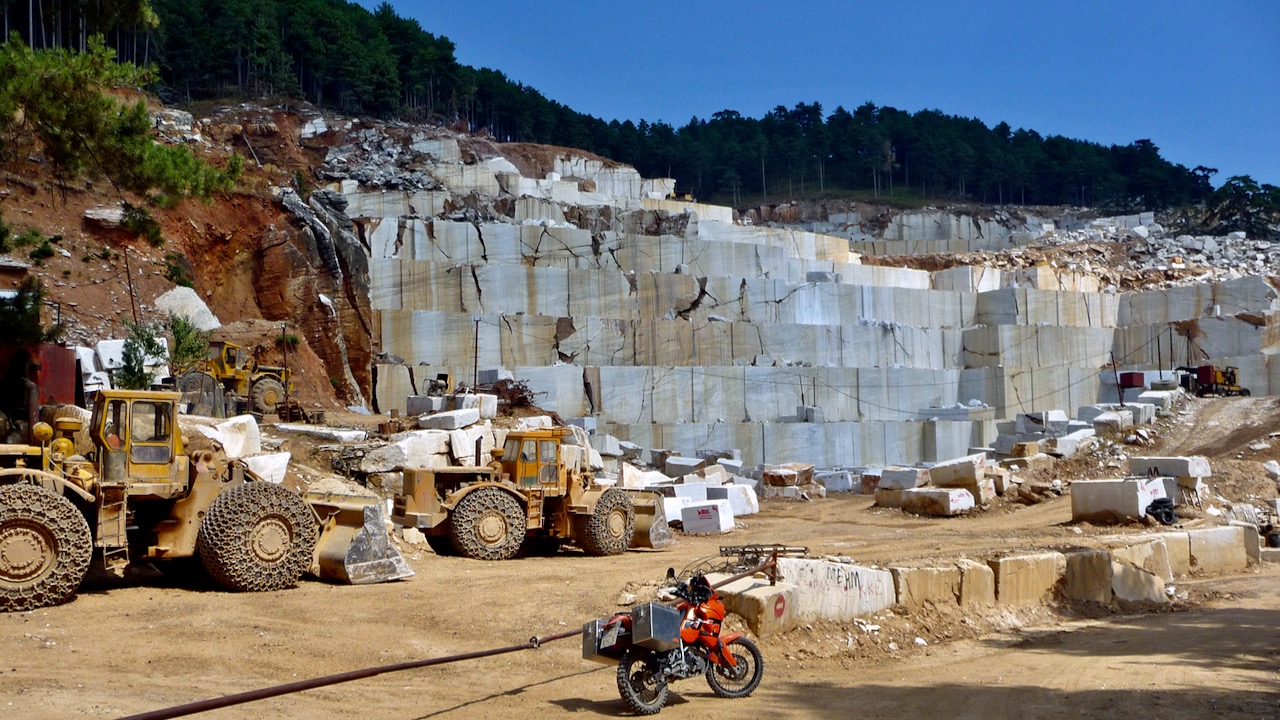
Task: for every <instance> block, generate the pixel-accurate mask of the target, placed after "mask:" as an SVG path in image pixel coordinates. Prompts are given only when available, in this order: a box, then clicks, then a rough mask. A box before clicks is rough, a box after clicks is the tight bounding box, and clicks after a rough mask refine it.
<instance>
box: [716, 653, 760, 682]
mask: <svg viewBox="0 0 1280 720" xmlns="http://www.w3.org/2000/svg"><path fill="white" fill-rule="evenodd" d="M733 659H734V660H735V661H736V664H735V666H734V667H725V666H724V665H713V666H712V667H714V668H715V670H714V672H715V674H716V679H717V680H719V681H720V687H722V688H724V689H725V690H728V691H729V692H741V691H742V690H744V689H746V687H747V685H748V684H750V683H751V676H752V675H753V674H754V673H755V660H754V659H753V658H752V657H751V654H750V653H746V652H743V651H741V650H737V649H735V650H734V651H733Z"/></svg>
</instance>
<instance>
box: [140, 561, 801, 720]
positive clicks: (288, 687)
mask: <svg viewBox="0 0 1280 720" xmlns="http://www.w3.org/2000/svg"><path fill="white" fill-rule="evenodd" d="M777 563H778V559H777V556H776V553H775V556H774V557H773V559H771V560H769V561H767V562H764V563H761V564H760V565H759V566H758V567H756V568H753V569H751V570H747V571H746V572H741V573H738V574H737V575H734V576H733V577H731V578H726V579H725V580H722V581H721V582H718V583H716V584H715V587H720V586H722V585H727V584H728V583H731V582H734V581H735V580H741V579H742V578H745V577H750V576H752V575H754V574H756V573H758V572H760V571H761V570H765V569H769V568H776V567H777ZM775 572H776V571H775ZM771 577H772V576H771ZM581 634H582V631H581V630H570V631H567V632H562V633H557V634H555V635H546V636H544V637H537V636H536V635H535V636H534V637H532V638H529V642H527V643H524V644H522V645H510V646H508V647H503V648H496V649H493V650H478V651H476V652H470V653H462V654H460V655H446V656H444V657H438V658H429V659H426V660H413V661H410V662H403V663H396V664H395V665H383V666H381V667H374V668H366V669H364V670H352V671H350V672H345V673H339V674H337V675H326V676H325V677H319V678H312V679H310V680H299V681H298V682H292V683H287V684H285V685H275V686H273V687H265V688H259V689H257V690H249V691H247V692H242V693H236V694H234V695H224V696H222V697H217V698H209V699H208V700H198V701H196V702H192V703H187V704H185V705H178V706H175V707H171V708H164V709H162V710H152V711H151V712H145V713H139V714H137V715H127V716H125V717H122V718H120V720H168V719H169V718H179V717H187V716H189V715H195V714H197V713H202V712H208V711H210V710H218V709H220V708H224V707H231V706H233V705H243V704H245V703H250V702H255V701H257V700H266V699H267V698H273V697H279V696H281V695H289V694H291V693H296V692H302V691H303V690H313V689H315V688H320V687H326V686H328V685H338V684H341V683H345V682H351V681H352V680H363V679H364V678H371V677H374V676H377V675H385V674H387V673H393V672H401V671H403V670H414V669H417V668H424V667H431V666H432V665H446V664H448V663H454V662H461V661H463V660H476V659H479V658H485V657H492V656H494V655H504V654H507V653H513V652H519V651H520V650H536V649H537V648H539V647H541V646H542V645H545V644H546V643H549V642H554V641H556V640H563V639H565V638H569V637H574V636H577V635H581Z"/></svg>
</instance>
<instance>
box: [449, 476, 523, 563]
mask: <svg viewBox="0 0 1280 720" xmlns="http://www.w3.org/2000/svg"><path fill="white" fill-rule="evenodd" d="M524 534H525V515H524V508H522V507H520V502H519V501H518V500H516V499H515V498H514V497H512V496H511V494H510V493H507V492H505V491H503V490H500V489H498V488H496V487H483V488H480V489H479V490H475V491H473V492H472V493H471V494H470V495H467V496H466V497H464V498H462V500H460V501H458V505H457V507H455V508H454V509H453V513H452V515H451V516H450V518H449V536H450V537H451V538H453V546H454V547H455V548H457V550H458V552H459V553H461V554H462V555H464V556H466V557H469V558H475V559H477V560H506V559H508V558H511V557H514V556H515V554H516V553H517V552H519V550H520V544H521V543H523V542H524Z"/></svg>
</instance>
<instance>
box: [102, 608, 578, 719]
mask: <svg viewBox="0 0 1280 720" xmlns="http://www.w3.org/2000/svg"><path fill="white" fill-rule="evenodd" d="M581 632H582V631H581V630H573V631H570V632H562V633H558V634H556V635H547V636H545V637H533V638H530V640H529V642H527V643H524V644H523V645H511V646H509V647H504V648H497V649H494V650H479V651H477V652H471V653H462V654H461V655H447V656H445V657H438V658H430V659H427V660H414V661H412V662H404V663H397V664H395V665H383V666H382V667H375V668H367V669H365V670H352V671H351V672H345V673H339V674H337V675H327V676H325V677H320V678H312V679H311V680H299V681H298V682H293V683H288V684H286V685H276V686H274V687H266V688H260V689H258V690H250V691H248V692H242V693H236V694H235V695H224V696H222V697H218V698H210V699H208V700H199V701H197V702H193V703H187V704H186V705H178V706H176V707H171V708H165V709H163V710H152V711H151V712H145V713H140V714H138V715H128V716H126V717H123V718H120V720H166V719H167V718H178V717H186V716H188V715H195V714H196V713H202V712H208V711H210V710H217V709H219V708H224V707H231V706H232V705H242V704H244V703H249V702H254V701H256V700H265V699H267V698H273V697H278V696H280V695H288V694H290V693H296V692H301V691H303V690H312V689H314V688H319V687H325V686H326V685H337V684H339V683H345V682H351V681H352V680H362V679H364V678H370V677H374V676H375V675H383V674H386V673H393V672H400V671H402V670H413V669H415V668H423V667H430V666H432V665H444V664H447V663H453V662H459V661H462V660H475V659H477V658H484V657H491V656H493V655H503V654H506V653H512V652H517V651H520V650H533V649H536V648H538V647H540V646H541V645H544V644H546V643H549V642H553V641H555V640H563V639H564V638H567V637H574V636H577V635H580V634H581Z"/></svg>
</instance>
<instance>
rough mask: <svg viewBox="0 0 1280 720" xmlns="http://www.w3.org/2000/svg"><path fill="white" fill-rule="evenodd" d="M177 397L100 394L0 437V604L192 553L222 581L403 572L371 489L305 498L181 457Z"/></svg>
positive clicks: (235, 583) (259, 583)
mask: <svg viewBox="0 0 1280 720" xmlns="http://www.w3.org/2000/svg"><path fill="white" fill-rule="evenodd" d="M181 398H182V395H181V394H180V393H177V392H162V391H144V390H103V391H100V392H99V393H98V394H97V397H96V399H95V401H94V407H93V414H92V417H91V420H90V421H89V428H88V435H89V438H90V440H91V442H92V446H93V450H92V451H90V452H87V453H85V454H78V453H77V452H76V443H75V441H74V440H73V438H74V436H75V435H76V433H79V432H81V431H82V429H83V428H82V425H83V421H82V420H81V419H79V418H72V417H61V418H58V419H55V420H53V422H52V424H50V423H47V422H39V423H37V424H36V425H35V426H34V427H33V428H32V432H31V441H32V444H27V445H0V610H29V609H32V608H37V607H42V606H45V605H53V604H56V603H60V602H63V601H65V600H67V599H69V598H70V597H71V596H72V595H73V594H74V593H75V592H76V589H77V588H78V587H79V585H80V582H81V580H82V579H83V578H84V576H85V573H86V572H87V571H88V569H89V566H90V563H91V562H95V561H96V562H100V563H102V566H103V567H104V569H106V570H109V571H120V570H123V569H124V568H125V567H126V566H128V565H130V564H134V563H139V564H140V563H155V564H156V565H157V566H159V567H161V569H164V567H165V564H166V563H170V564H176V563H181V562H182V561H184V560H189V559H191V558H199V560H200V563H201V564H202V565H203V567H204V569H205V570H207V571H208V573H209V575H210V576H212V577H213V579H214V580H215V581H216V582H217V583H218V584H220V585H222V586H223V587H225V588H228V589H230V590H240V591H261V590H279V589H283V588H288V587H292V586H293V585H295V584H296V583H297V582H298V579H299V578H300V577H301V576H302V574H303V572H306V571H311V572H312V573H313V574H316V575H319V576H321V577H324V578H328V579H334V580H340V581H344V582H358V583H366V582H380V581H384V580H393V579H396V578H400V577H407V576H409V575H412V574H413V571H412V570H410V569H409V567H408V565H407V564H406V563H405V561H404V559H403V558H402V557H400V555H399V553H398V552H396V550H395V549H394V548H393V547H391V546H390V545H389V544H388V542H387V532H386V527H385V524H384V521H383V512H382V505H381V504H380V502H379V501H378V500H377V499H376V498H370V499H369V500H368V501H367V502H366V501H364V500H363V499H361V498H349V497H345V496H343V497H342V498H340V499H338V498H333V497H329V496H319V497H310V496H305V495H299V494H298V493H295V492H293V491H291V490H288V489H286V488H284V487H282V486H280V485H275V484H272V483H268V482H262V481H260V480H259V479H258V478H257V477H255V476H254V475H253V473H252V472H250V471H249V470H248V469H247V468H246V467H245V465H244V463H242V462H240V461H234V460H233V461H229V462H228V461H227V460H226V459H225V457H224V456H222V453H221V451H216V452H215V451H205V450H202V451H197V452H195V453H192V454H191V455H188V454H187V453H186V452H184V447H183V439H182V435H181V432H180V431H179V428H178V422H177V420H178V416H177V411H178V405H179V402H180V400H181Z"/></svg>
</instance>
